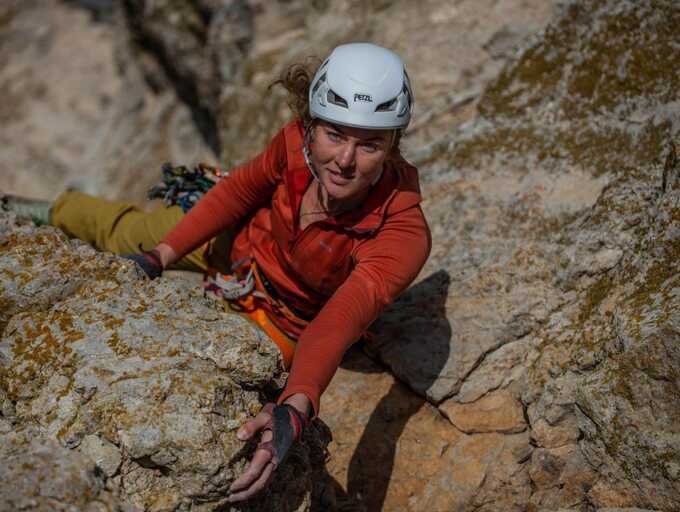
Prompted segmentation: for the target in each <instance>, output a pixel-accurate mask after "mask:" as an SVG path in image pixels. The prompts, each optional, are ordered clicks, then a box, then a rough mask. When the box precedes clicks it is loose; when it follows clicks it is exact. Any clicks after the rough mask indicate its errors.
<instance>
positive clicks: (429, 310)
mask: <svg viewBox="0 0 680 512" xmlns="http://www.w3.org/2000/svg"><path fill="white" fill-rule="evenodd" d="M449 283H450V277H449V275H448V273H447V272H445V271H443V270H440V271H438V272H435V273H434V274H432V275H431V276H429V277H428V278H426V279H424V280H423V281H421V282H419V283H418V284H416V285H415V286H413V287H412V288H410V289H409V290H407V291H406V292H404V294H403V295H402V296H401V297H400V298H399V300H397V301H396V302H395V303H394V304H393V305H392V306H390V307H389V308H388V309H387V310H386V311H385V312H384V314H383V315H382V316H381V318H380V320H379V321H377V322H376V323H375V324H374V326H373V327H372V328H371V331H372V333H373V334H374V337H375V339H376V341H377V340H380V341H379V342H380V343H385V340H386V339H387V338H390V340H389V341H390V342H391V343H394V344H396V345H399V344H400V343H402V342H403V341H404V340H406V339H413V337H417V338H421V339H427V340H428V346H429V347H432V351H431V353H430V354H429V357H428V360H427V365H425V366H423V361H420V362H419V367H421V368H423V369H424V371H422V372H421V375H419V378H418V388H419V389H418V392H419V393H422V391H423V390H427V389H428V388H429V387H430V386H431V385H432V384H433V383H434V381H435V380H436V379H437V377H438V376H439V374H440V371H441V369H442V368H443V367H444V365H445V363H446V361H447V360H448V356H449V342H450V339H451V327H450V325H449V322H448V320H447V318H446V314H445V303H446V297H447V295H448V288H449ZM372 344H373V340H370V341H363V342H362V345H363V346H362V347H354V348H353V349H352V350H350V351H349V352H348V353H347V355H346V357H345V359H344V360H343V363H342V367H343V368H344V369H346V370H350V371H356V372H360V373H369V372H383V371H385V369H384V367H382V366H379V365H377V364H376V363H375V362H373V361H370V360H367V359H366V358H365V357H363V355H362V354H361V352H360V350H361V348H363V350H364V351H366V352H368V353H369V354H370V353H371V352H372V351H373V350H372V346H371V345H372ZM426 402H427V400H425V398H423V397H422V396H421V395H420V394H418V395H417V394H415V393H413V392H412V390H410V389H409V388H408V386H406V385H405V384H403V383H401V382H398V381H395V382H394V384H392V386H391V387H390V389H389V391H388V392H387V394H385V395H384V396H383V397H382V398H381V399H380V401H379V403H378V405H377V406H376V408H375V409H374V410H373V412H372V413H371V415H370V417H369V419H368V422H367V424H366V427H365V429H364V432H363V434H362V436H361V439H360V440H359V443H358V444H357V447H356V449H355V451H354V453H353V455H352V458H351V461H350V463H349V467H348V480H347V493H346V494H345V493H344V492H343V490H342V489H341V487H340V485H338V484H337V483H336V482H333V484H334V487H335V491H336V497H337V502H338V503H337V505H338V510H346V511H349V510H369V511H378V510H382V508H383V505H384V502H385V497H386V495H387V489H388V486H389V483H390V479H391V477H392V472H393V468H394V463H395V454H396V450H397V444H398V442H399V439H400V437H401V435H402V433H403V432H404V428H405V427H406V424H407V423H408V421H409V419H410V418H411V417H413V416H414V415H415V414H416V413H417V412H418V411H419V410H420V409H421V408H422V407H423V405H424V404H425V403H426Z"/></svg>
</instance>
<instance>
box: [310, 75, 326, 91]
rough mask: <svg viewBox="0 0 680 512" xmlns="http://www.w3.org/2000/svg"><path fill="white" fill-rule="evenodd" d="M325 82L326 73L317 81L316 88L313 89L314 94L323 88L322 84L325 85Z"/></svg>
mask: <svg viewBox="0 0 680 512" xmlns="http://www.w3.org/2000/svg"><path fill="white" fill-rule="evenodd" d="M325 81H326V73H324V74H323V75H321V76H320V77H319V79H318V80H317V81H316V83H315V84H314V88H313V89H312V94H314V93H316V91H318V90H319V87H321V84H322V83H324V82H325Z"/></svg>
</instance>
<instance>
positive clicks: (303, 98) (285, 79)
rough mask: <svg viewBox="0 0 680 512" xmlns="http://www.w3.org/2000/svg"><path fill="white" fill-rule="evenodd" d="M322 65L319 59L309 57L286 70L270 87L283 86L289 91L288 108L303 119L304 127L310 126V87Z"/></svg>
mask: <svg viewBox="0 0 680 512" xmlns="http://www.w3.org/2000/svg"><path fill="white" fill-rule="evenodd" d="M320 65H321V59H319V58H318V57H307V58H306V59H305V61H304V62H296V63H295V64H291V65H290V66H288V67H287V68H285V69H284V70H283V71H282V72H281V74H280V75H279V78H278V79H277V80H275V81H274V82H272V83H271V84H270V86H269V87H274V86H275V85H281V86H283V88H284V89H286V91H288V99H287V101H288V106H289V107H290V109H291V110H292V111H293V114H295V115H296V116H297V117H299V118H300V119H302V123H303V124H304V126H309V125H310V124H311V122H312V116H311V115H310V113H309V100H308V94H309V86H310V85H311V84H312V79H313V78H314V75H315V74H316V70H317V69H318V68H319V66H320Z"/></svg>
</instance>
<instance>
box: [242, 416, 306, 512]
mask: <svg viewBox="0 0 680 512" xmlns="http://www.w3.org/2000/svg"><path fill="white" fill-rule="evenodd" d="M307 423H308V420H307V418H305V416H304V415H303V414H302V413H301V412H300V411H298V410H297V409H296V408H295V407H293V406H292V405H288V404H283V405H275V404H273V403H268V404H267V405H265V406H264V407H263V408H262V410H261V411H260V413H259V414H258V415H257V416H256V417H255V419H254V420H251V421H249V422H247V423H246V424H245V425H244V426H243V427H242V428H241V430H240V431H239V433H238V438H239V439H240V440H242V441H246V440H248V439H250V438H251V437H252V436H253V435H254V434H255V433H256V432H258V431H260V430H262V440H261V441H260V444H258V445H257V449H256V450H255V455H253V459H252V460H251V461H250V464H249V465H248V467H247V468H246V471H245V473H243V475H241V477H240V478H239V479H237V480H236V481H235V482H234V483H233V484H232V485H231V487H230V488H229V492H230V493H231V494H230V496H229V498H228V501H229V502H230V503H234V502H236V501H242V500H246V499H248V498H250V497H251V496H253V495H254V494H255V493H257V492H258V491H260V490H261V489H263V488H264V487H266V486H267V484H268V483H269V481H270V480H271V477H272V475H273V474H274V470H275V469H276V467H277V466H278V465H279V464H281V463H282V462H283V461H284V459H285V458H286V455H287V453H288V450H289V449H290V447H291V446H292V445H293V443H294V442H295V441H297V440H298V439H300V436H301V435H302V432H303V431H304V429H305V427H306V426H307Z"/></svg>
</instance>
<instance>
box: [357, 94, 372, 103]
mask: <svg viewBox="0 0 680 512" xmlns="http://www.w3.org/2000/svg"><path fill="white" fill-rule="evenodd" d="M357 101H370V102H373V99H372V98H371V95H370V94H355V95H354V102H355V103H356V102H357Z"/></svg>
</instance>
